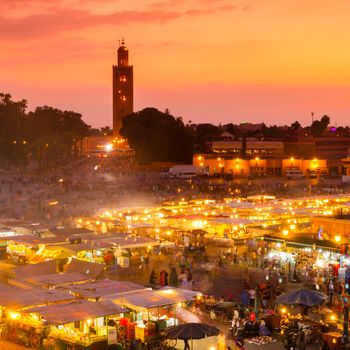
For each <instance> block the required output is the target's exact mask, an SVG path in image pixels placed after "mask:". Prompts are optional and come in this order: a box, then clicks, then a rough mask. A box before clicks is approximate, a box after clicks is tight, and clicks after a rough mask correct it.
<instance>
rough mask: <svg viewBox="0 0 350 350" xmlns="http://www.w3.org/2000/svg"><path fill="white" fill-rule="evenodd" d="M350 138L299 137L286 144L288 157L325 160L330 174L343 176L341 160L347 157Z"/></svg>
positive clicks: (329, 136)
mask: <svg viewBox="0 0 350 350" xmlns="http://www.w3.org/2000/svg"><path fill="white" fill-rule="evenodd" d="M349 148H350V137H347V136H342V135H333V134H330V135H328V136H320V137H313V136H308V137H299V138H298V139H297V140H293V141H286V142H284V153H285V156H286V157H288V158H289V157H294V158H302V159H312V158H316V159H325V160H327V167H328V172H329V174H338V175H340V174H341V159H343V158H345V157H347V155H348V149H349Z"/></svg>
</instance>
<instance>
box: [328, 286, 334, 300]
mask: <svg viewBox="0 0 350 350" xmlns="http://www.w3.org/2000/svg"><path fill="white" fill-rule="evenodd" d="M328 294H329V305H330V306H331V305H332V304H333V295H334V285H333V281H332V280H330V282H329V285H328Z"/></svg>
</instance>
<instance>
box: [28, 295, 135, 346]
mask: <svg viewBox="0 0 350 350" xmlns="http://www.w3.org/2000/svg"><path fill="white" fill-rule="evenodd" d="M128 311H129V310H127V309H126V308H123V307H121V306H118V305H116V304H114V303H109V302H91V301H87V300H75V301H72V302H69V303H64V304H55V305H47V306H39V307H34V308H29V309H26V310H25V311H24V312H23V314H25V315H26V317H32V318H35V319H37V322H40V323H41V325H42V327H43V328H44V329H45V335H44V337H43V348H44V349H61V350H66V349H67V350H68V349H94V350H99V349H105V348H106V346H107V344H108V340H109V339H108V338H109V337H110V334H115V327H110V326H109V324H110V323H109V321H110V320H113V321H117V320H119V319H121V318H123V317H124V316H125V314H126V313H128Z"/></svg>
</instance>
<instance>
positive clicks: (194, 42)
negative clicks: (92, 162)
mask: <svg viewBox="0 0 350 350" xmlns="http://www.w3.org/2000/svg"><path fill="white" fill-rule="evenodd" d="M349 14H350V1H348V0H327V1H326V0H0V91H2V92H9V93H10V94H12V96H13V97H14V98H15V99H22V98H26V99H27V100H28V101H29V107H30V108H31V109H33V108H34V107H35V106H38V105H43V104H46V105H50V106H53V107H58V108H61V109H70V110H74V111H76V112H80V113H82V114H83V117H84V120H85V121H86V122H87V123H89V124H92V125H93V126H104V125H111V124H112V97H111V93H112V65H113V64H115V63H116V50H117V47H118V40H119V39H121V38H122V37H124V38H125V41H126V45H127V47H128V48H129V50H130V63H131V64H133V66H134V94H135V106H134V109H135V110H139V109H142V108H144V107H148V106H154V107H157V108H159V109H161V110H164V109H165V108H169V109H170V112H171V113H172V114H173V115H175V116H182V117H183V118H184V120H185V121H189V120H191V121H193V122H212V123H216V124H218V123H220V122H221V123H228V122H233V123H238V122H240V121H250V122H254V123H255V122H256V123H258V122H262V121H264V122H265V123H267V124H290V123H291V122H293V121H294V120H300V121H301V122H302V123H303V124H304V125H305V124H308V123H310V120H311V116H310V115H311V112H314V113H315V117H316V118H317V117H321V116H322V115H323V114H328V115H329V116H330V117H331V121H332V123H333V124H336V123H338V124H348V125H349V124H350V45H349V40H350V39H349V38H350V21H349Z"/></svg>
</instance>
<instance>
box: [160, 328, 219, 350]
mask: <svg viewBox="0 0 350 350" xmlns="http://www.w3.org/2000/svg"><path fill="white" fill-rule="evenodd" d="M219 332H220V331H219V329H218V328H216V327H214V326H210V325H208V324H204V323H185V324H180V325H178V326H174V327H169V328H168V329H166V334H167V336H168V337H169V338H171V339H182V340H189V339H191V342H192V340H193V339H202V338H205V337H212V336H214V335H218V334H219ZM191 348H192V349H193V344H192V346H191Z"/></svg>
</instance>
